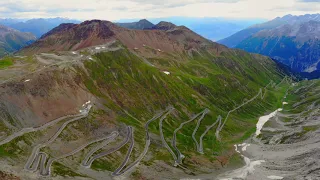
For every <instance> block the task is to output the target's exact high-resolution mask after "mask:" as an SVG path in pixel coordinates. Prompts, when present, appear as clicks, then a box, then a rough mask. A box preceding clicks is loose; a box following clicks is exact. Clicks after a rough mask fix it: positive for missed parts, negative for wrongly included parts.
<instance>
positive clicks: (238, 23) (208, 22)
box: [117, 17, 266, 41]
mask: <svg viewBox="0 0 320 180" xmlns="http://www.w3.org/2000/svg"><path fill="white" fill-rule="evenodd" d="M138 21H139V20H135V19H124V20H119V21H117V22H119V23H132V22H138ZM148 21H149V22H151V23H152V24H158V23H159V22H161V21H166V22H171V23H173V24H176V25H181V26H182V25H183V26H186V27H188V28H189V29H191V30H192V31H194V32H196V33H198V34H200V35H201V36H203V37H205V38H207V39H210V40H212V41H218V40H220V39H223V38H226V37H228V36H230V35H232V34H234V33H236V32H238V31H240V30H242V29H244V28H247V27H249V26H251V25H253V24H257V23H261V22H265V21H266V20H265V19H240V18H238V19H236V18H235V19H231V18H210V17H203V18H200V17H164V18H149V19H148ZM149 24H150V23H149Z"/></svg>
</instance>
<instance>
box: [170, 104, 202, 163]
mask: <svg viewBox="0 0 320 180" xmlns="http://www.w3.org/2000/svg"><path fill="white" fill-rule="evenodd" d="M206 111H208V109H205V110H203V111H202V112H200V113H199V114H196V115H194V116H193V117H192V118H191V119H190V120H189V121H186V122H183V123H181V124H180V126H179V127H178V128H177V129H175V130H174V132H173V140H172V147H173V148H174V149H175V150H176V151H177V153H178V159H177V162H176V163H178V164H181V163H182V159H183V158H184V155H183V154H182V153H181V152H180V150H179V149H178V147H177V132H179V131H180V129H182V128H183V126H184V125H186V124H188V123H190V122H192V121H194V120H195V119H196V118H197V117H199V116H200V115H201V114H202V115H203V114H204V113H206Z"/></svg>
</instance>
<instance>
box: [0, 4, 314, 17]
mask: <svg viewBox="0 0 320 180" xmlns="http://www.w3.org/2000/svg"><path fill="white" fill-rule="evenodd" d="M319 12H320V0H1V1H0V18H42V17H67V18H72V19H79V20H86V19H105V20H113V21H114V20H119V19H131V18H132V19H133V18H135V19H137V18H157V17H169V16H188V17H229V18H266V19H273V18H275V17H277V16H283V15H286V14H294V15H301V14H315V13H319Z"/></svg>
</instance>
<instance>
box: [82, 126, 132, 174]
mask: <svg viewBox="0 0 320 180" xmlns="http://www.w3.org/2000/svg"><path fill="white" fill-rule="evenodd" d="M131 133H132V127H131V126H128V128H127V137H126V139H125V140H124V141H123V142H122V143H121V144H119V145H118V146H117V147H115V148H111V149H109V150H107V151H105V152H101V153H99V154H96V155H94V156H93V157H92V158H90V157H91V156H92V155H93V154H94V153H95V152H96V151H98V150H99V149H98V148H94V149H93V150H92V151H90V152H89V153H88V154H87V155H86V157H85V158H84V160H83V161H82V163H81V165H82V166H84V167H85V168H90V167H91V164H92V162H93V161H95V160H96V159H99V158H101V157H103V156H107V155H109V154H111V153H113V152H115V151H118V150H119V149H121V148H122V147H123V146H124V145H126V144H127V143H128V142H129V141H130V138H131ZM98 147H101V146H98ZM103 147H104V146H103ZM101 148H102V147H101Z"/></svg>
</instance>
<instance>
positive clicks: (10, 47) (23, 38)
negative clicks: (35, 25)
mask: <svg viewBox="0 0 320 180" xmlns="http://www.w3.org/2000/svg"><path fill="white" fill-rule="evenodd" d="M35 40H36V37H35V36H34V35H33V34H31V33H23V32H20V31H18V30H15V29H12V28H8V27H5V26H2V25H0V57H3V56H5V55H8V54H10V53H13V52H15V51H17V50H20V49H21V48H23V47H25V46H27V45H29V44H31V43H32V42H34V41H35Z"/></svg>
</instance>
